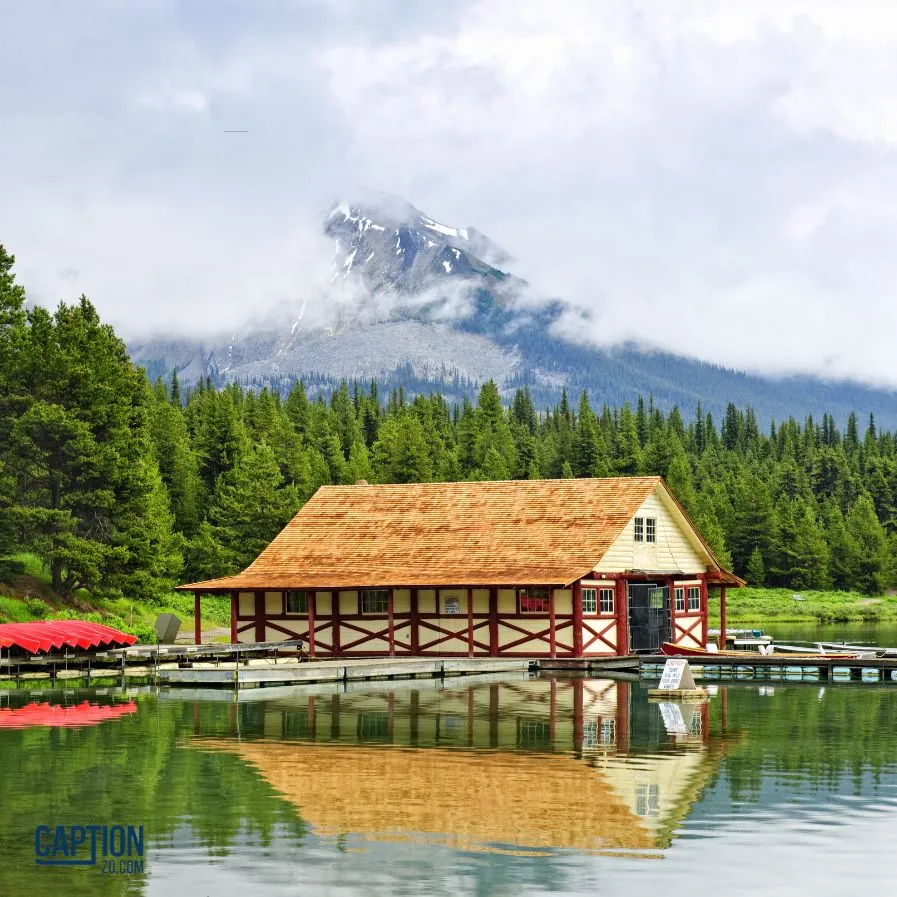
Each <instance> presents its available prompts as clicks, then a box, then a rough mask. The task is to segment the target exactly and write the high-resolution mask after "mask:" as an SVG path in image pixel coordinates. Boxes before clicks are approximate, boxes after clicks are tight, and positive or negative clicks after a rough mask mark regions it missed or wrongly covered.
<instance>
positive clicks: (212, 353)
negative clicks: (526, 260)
mask: <svg viewBox="0 0 897 897" xmlns="http://www.w3.org/2000/svg"><path fill="white" fill-rule="evenodd" d="M322 229H323V232H324V234H325V235H326V236H327V237H328V238H329V240H331V241H332V246H333V250H332V258H331V259H330V266H331V271H330V274H329V281H330V283H329V287H328V288H327V290H325V291H324V294H323V295H316V296H313V297H308V298H307V299H306V301H305V302H304V303H302V304H299V305H298V307H297V308H291V309H286V310H284V311H283V312H282V313H281V314H280V316H279V317H277V316H274V315H272V316H270V317H269V319H268V320H267V321H266V322H265V323H264V324H260V323H254V322H251V321H250V322H247V324H246V326H245V327H244V328H243V329H242V331H241V332H239V333H233V334H228V335H226V336H222V338H220V339H216V340H204V341H200V340H194V339H190V338H186V339H185V338H179V339H174V338H171V337H165V336H164V335H163V337H161V338H156V339H151V340H145V341H139V342H134V343H132V345H131V346H130V349H131V352H132V357H133V358H134V361H135V362H136V363H138V364H141V365H143V366H145V367H146V368H147V371H148V373H149V374H150V376H151V377H153V378H155V377H157V376H165V377H168V376H170V375H171V372H172V371H173V370H177V371H178V375H179V377H180V379H181V381H182V382H184V383H186V384H189V383H191V382H195V381H196V380H197V379H198V378H200V377H203V378H205V377H210V378H211V379H212V381H213V382H214V383H215V384H217V385H223V384H224V383H228V382H238V383H241V384H245V385H251V386H255V387H259V386H262V385H268V386H271V387H273V388H277V389H281V390H284V391H285V390H287V389H289V388H290V386H291V385H292V384H293V383H294V382H295V381H296V380H299V379H302V380H304V381H305V382H306V383H307V384H308V385H309V386H310V388H311V389H312V391H316V390H323V391H327V390H329V389H330V388H332V387H333V386H334V385H337V384H338V383H339V381H340V380H342V379H352V378H358V379H364V380H369V379H371V378H377V379H378V380H380V381H381V383H382V384H383V385H384V386H386V387H389V386H403V387H404V388H405V389H406V391H409V392H415V391H418V390H429V389H438V390H439V391H441V392H443V393H445V394H446V395H448V396H449V397H451V398H455V399H460V398H461V397H462V396H464V395H473V394H475V391H476V388H477V385H478V384H479V383H482V382H483V381H484V380H487V379H490V378H491V379H494V380H496V381H497V382H498V383H499V385H500V387H501V388H502V389H503V390H505V391H506V393H507V394H508V395H510V394H511V392H512V391H513V389H514V388H516V387H518V386H522V385H527V386H529V387H530V389H531V390H532V392H533V394H534V397H535V398H536V401H537V402H541V403H549V402H553V401H556V400H557V398H558V397H559V395H560V391H561V389H562V388H565V387H566V388H567V390H568V392H570V393H571V394H578V392H579V390H581V389H587V390H588V391H589V393H590V395H591V396H592V397H593V400H594V401H596V402H598V403H600V402H603V401H606V402H608V403H609V404H612V405H617V404H622V402H624V401H626V400H629V401H634V400H635V399H636V397H637V396H638V395H639V394H642V395H648V394H651V395H653V397H654V400H655V402H656V403H657V404H658V405H659V406H661V407H663V408H669V407H670V406H672V405H674V404H675V405H678V406H679V407H680V408H681V409H682V410H683V412H685V413H687V414H688V413H691V412H692V411H693V409H694V408H695V406H696V405H697V403H698V402H701V403H702V404H703V406H704V407H705V408H706V409H708V410H710V411H711V412H713V413H714V414H716V415H719V414H721V413H722V411H723V410H724V408H725V406H726V404H727V403H728V402H729V401H732V402H735V403H736V404H738V405H740V406H746V405H752V406H753V407H754V408H755V410H756V411H757V413H758V416H759V419H760V420H768V419H771V418H776V419H781V418H783V417H787V416H789V415H795V416H797V417H803V416H804V415H806V414H814V415H821V414H822V412H823V411H829V412H830V413H832V414H834V415H835V417H836V419H839V420H844V419H845V418H846V416H847V414H848V413H849V411H851V410H856V411H857V412H859V413H861V414H868V413H869V412H874V413H875V415H876V418H877V419H878V420H879V421H880V422H881V423H882V424H885V425H888V426H897V394H895V393H894V392H892V391H885V390H878V389H873V388H868V387H863V386H860V385H856V384H851V383H825V382H823V381H820V380H817V379H814V378H811V377H793V378H785V379H768V378H763V377H757V376H749V375H746V374H743V373H740V372H737V371H733V370H729V369H726V368H723V367H719V366H716V365H709V364H705V363H703V362H700V361H698V360H696V359H690V358H683V357H679V356H674V355H670V354H663V353H650V352H644V351H641V350H639V349H638V348H636V347H631V346H623V347H617V348H614V349H610V350H606V349H604V350H602V349H596V348H591V347H588V346H583V345H579V344H573V343H570V342H567V341H566V340H563V339H561V338H559V337H556V336H554V335H552V332H551V325H552V323H553V322H554V321H555V320H556V319H557V318H558V316H559V315H560V314H561V312H562V310H563V308H564V306H563V305H562V304H561V303H560V302H546V303H544V304H542V305H541V306H539V307H537V308H535V309H533V308H532V307H531V306H529V307H526V306H524V305H522V304H521V303H520V302H519V301H518V299H519V296H520V294H521V291H522V289H523V287H524V286H525V285H524V283H523V282H522V281H521V280H519V279H518V278H516V277H514V275H513V274H512V273H511V271H510V269H512V268H513V261H512V259H511V258H510V257H509V256H508V254H507V253H506V252H505V251H504V250H503V249H502V248H501V247H500V246H499V245H497V244H496V243H494V242H493V241H492V240H491V239H489V238H488V237H487V236H486V235H484V234H482V233H480V232H479V231H477V230H476V229H475V228H473V227H460V228H459V227H450V226H447V225H445V224H442V223H440V222H438V221H436V220H435V219H433V218H430V217H429V216H428V215H426V214H424V213H423V212H421V211H420V210H418V209H416V208H415V207H414V206H412V205H410V204H409V203H406V202H404V201H403V200H400V199H398V198H395V197H378V198H376V199H375V200H369V201H366V202H364V203H358V202H354V203H352V202H336V203H334V204H333V206H332V208H331V209H330V210H329V211H328V213H327V214H326V216H325V217H324V220H323V222H322ZM309 306H313V308H314V310H315V314H313V315H310V314H308V313H307V311H308V307H309ZM322 311H323V312H325V313H323V314H322Z"/></svg>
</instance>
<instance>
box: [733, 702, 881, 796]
mask: <svg viewBox="0 0 897 897" xmlns="http://www.w3.org/2000/svg"><path fill="white" fill-rule="evenodd" d="M764 692H765V693H764V694H761V693H760V691H759V689H758V688H757V687H730V688H728V695H727V701H728V708H727V712H728V729H729V732H730V733H733V732H740V733H743V737H742V738H741V739H740V740H739V741H738V742H737V745H735V746H733V747H732V749H731V750H730V751H728V753H727V756H726V760H725V764H724V771H725V776H726V779H727V781H728V784H729V791H730V796H731V798H732V799H733V800H744V799H752V798H753V799H757V798H758V797H759V796H760V794H761V791H762V788H763V785H764V782H767V783H768V780H769V779H770V778H775V777H777V776H781V777H782V779H783V781H785V782H786V784H787V788H788V789H789V790H790V791H792V792H796V793H802V794H812V793H815V792H817V791H820V790H831V791H840V792H846V793H853V794H857V795H861V794H864V793H865V794H868V793H869V788H870V783H871V784H873V785H874V784H875V782H876V781H880V780H881V778H882V777H883V776H885V777H887V778H888V779H889V780H890V781H891V782H893V781H894V774H895V773H897V739H895V738H894V737H893V733H895V732H897V688H894V687H891V686H881V687H876V686H870V685H862V686H856V687H851V686H844V685H835V686H831V685H830V686H824V685H820V686H809V685H792V686H779V685H774V684H773V685H770V686H769V687H767V688H765V689H764ZM717 718H718V717H717ZM717 725H718V723H717Z"/></svg>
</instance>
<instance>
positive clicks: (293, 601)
mask: <svg viewBox="0 0 897 897" xmlns="http://www.w3.org/2000/svg"><path fill="white" fill-rule="evenodd" d="M284 612H285V613H287V614H291V615H292V614H295V615H297V616H300V615H301V616H304V615H305V614H307V613H308V592H303V591H295V592H287V593H286V600H285V604H284Z"/></svg>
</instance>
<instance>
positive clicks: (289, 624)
mask: <svg viewBox="0 0 897 897" xmlns="http://www.w3.org/2000/svg"><path fill="white" fill-rule="evenodd" d="M277 624H278V625H279V626H286V628H287V629H292V630H293V631H294V632H295V633H296V634H295V635H287V634H286V633H285V632H281V631H280V630H279V629H274V628H273V627H272V626H266V627H265V641H266V642H285V641H288V640H289V639H295V638H301V639H304V640H307V639H308V620H304V619H303V618H302V617H296V618H295V619H292V620H289V621H286V620H278V621H277ZM303 647H304V646H303Z"/></svg>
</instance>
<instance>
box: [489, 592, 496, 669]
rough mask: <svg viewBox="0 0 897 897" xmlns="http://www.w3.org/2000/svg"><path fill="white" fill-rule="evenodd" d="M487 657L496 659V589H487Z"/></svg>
mask: <svg viewBox="0 0 897 897" xmlns="http://www.w3.org/2000/svg"><path fill="white" fill-rule="evenodd" d="M489 656H490V657H498V589H497V588H495V586H493V587H492V588H490V589H489Z"/></svg>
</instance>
